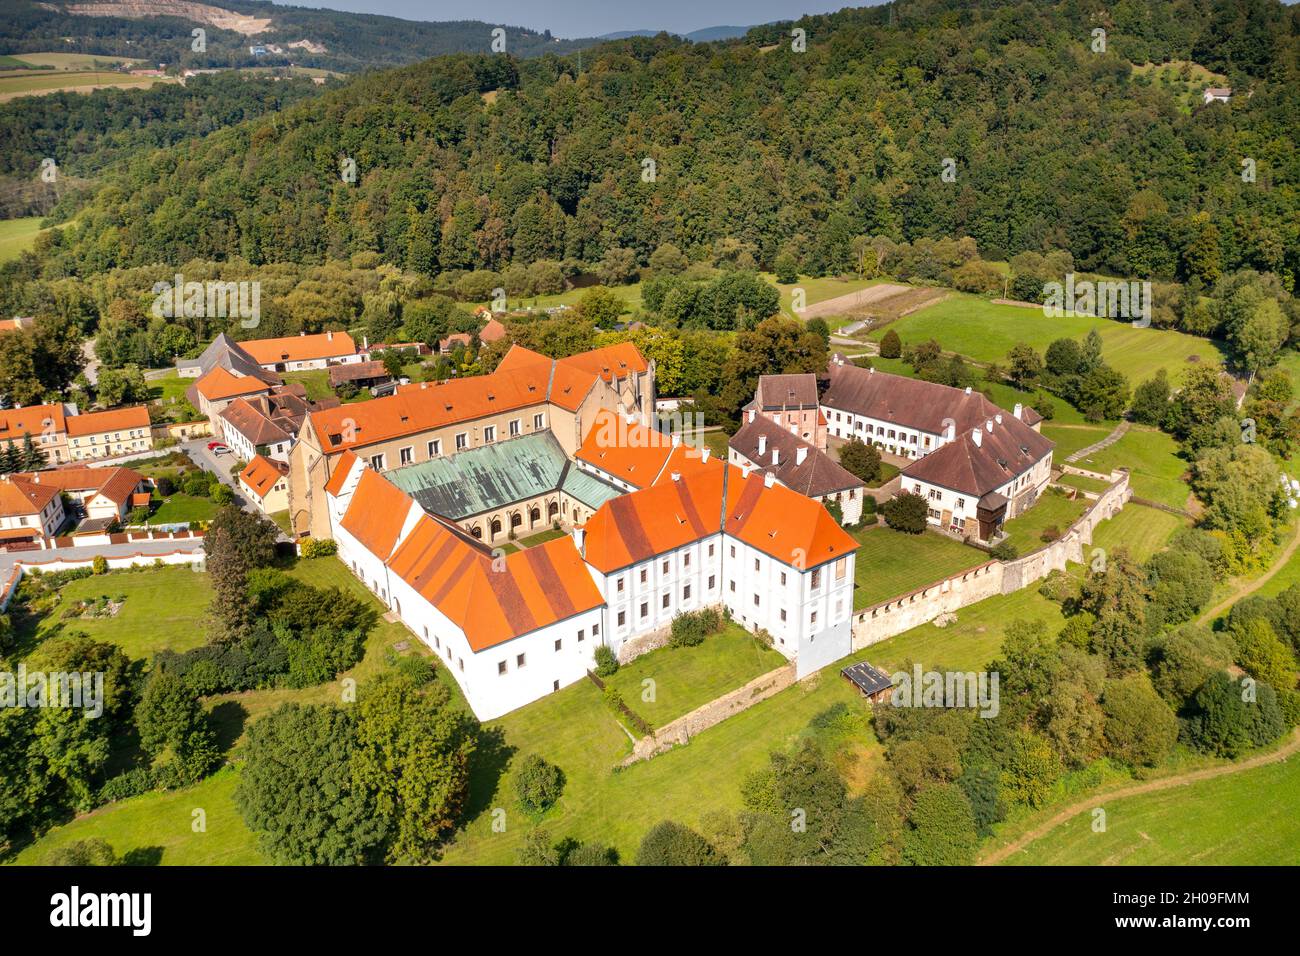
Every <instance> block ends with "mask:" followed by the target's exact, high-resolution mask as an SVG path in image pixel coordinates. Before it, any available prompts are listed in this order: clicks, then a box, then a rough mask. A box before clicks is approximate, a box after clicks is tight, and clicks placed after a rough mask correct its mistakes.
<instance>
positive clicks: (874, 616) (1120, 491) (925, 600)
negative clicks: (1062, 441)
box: [853, 471, 1133, 651]
mask: <svg viewBox="0 0 1300 956" xmlns="http://www.w3.org/2000/svg"><path fill="white" fill-rule="evenodd" d="M1080 473H1082V474H1088V475H1089V476H1096V477H1100V478H1103V479H1105V480H1107V481H1110V482H1111V485H1110V487H1109V488H1107V489H1106V490H1105V491H1103V492H1101V493H1100V494H1098V495H1097V497H1096V500H1095V501H1093V502H1092V504H1091V505H1090V506H1089V508H1088V510H1087V511H1085V512H1084V513H1083V514H1082V515H1080V516H1079V518H1078V519H1077V520H1076V521H1075V522H1074V524H1072V525H1070V528H1069V530H1068V531H1066V532H1065V534H1063V535H1061V537H1060V538H1058V539H1057V540H1056V541H1053V542H1052V543H1050V544H1046V545H1044V546H1043V547H1041V548H1039V549H1038V550H1037V551H1032V552H1030V553H1029V554H1027V555H1025V556H1024V557H1020V558H1016V559H1015V560H1014V561H988V562H986V563H984V564H981V565H979V566H978V567H975V568H971V569H970V570H968V571H962V572H960V573H959V574H954V575H951V576H950V577H947V578H944V579H943V580H941V581H936V582H934V583H933V584H927V585H926V586H925V587H922V588H917V589H916V590H915V591H911V592H910V593H908V594H903V595H900V596H898V597H893V598H890V599H889V600H888V601H882V602H881V603H879V604H876V605H873V606H872V607H868V608H863V609H862V610H861V611H854V612H853V650H854V651H860V650H862V648H864V647H870V646H871V645H872V644H876V643H879V642H880V641H883V640H885V639H886V638H890V637H894V636H895V635H897V634H902V633H903V632H904V631H909V630H911V629H912V628H914V627H918V626H920V625H922V624H927V623H929V622H930V621H933V620H934V619H935V618H937V617H939V616H940V615H943V614H950V613H952V612H954V611H957V610H960V609H961V608H964V607H967V606H968V605H971V604H975V603H977V602H979V601H983V600H984V599H985V598H990V597H996V596H997V595H999V594H1010V593H1012V592H1013V591H1018V590H1020V589H1021V588H1023V587H1027V586H1028V585H1030V584H1032V583H1034V582H1035V581H1037V580H1039V579H1041V578H1045V577H1047V575H1048V574H1049V573H1051V572H1052V571H1056V570H1062V571H1063V570H1065V565H1066V562H1067V561H1074V562H1076V563H1082V562H1083V560H1084V553H1083V549H1084V547H1085V546H1087V545H1090V544H1091V543H1092V535H1093V532H1094V531H1095V530H1096V528H1097V525H1098V524H1100V523H1101V522H1102V521H1105V520H1106V519H1107V518H1110V517H1113V516H1114V515H1116V514H1118V513H1119V511H1120V509H1122V508H1123V507H1124V505H1125V504H1127V503H1128V501H1129V499H1130V498H1132V497H1133V492H1132V491H1131V490H1130V488H1129V482H1128V478H1129V476H1128V472H1126V471H1117V472H1114V473H1113V474H1111V475H1096V473H1095V472H1080Z"/></svg>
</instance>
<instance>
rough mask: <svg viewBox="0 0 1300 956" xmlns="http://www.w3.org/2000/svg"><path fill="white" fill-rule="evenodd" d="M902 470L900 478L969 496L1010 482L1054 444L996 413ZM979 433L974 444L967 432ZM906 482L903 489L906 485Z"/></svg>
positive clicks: (975, 495) (974, 495) (1008, 417)
mask: <svg viewBox="0 0 1300 956" xmlns="http://www.w3.org/2000/svg"><path fill="white" fill-rule="evenodd" d="M999 416H1000V417H1001V419H1002V421H1001V422H1000V423H999V422H998V421H997V418H996V417H995V418H989V419H987V420H986V421H985V422H984V423H982V425H976V427H975V428H974V429H967V430H966V431H963V432H959V433H958V434H957V439H956V440H955V441H950V442H948V443H946V444H944V445H943V446H941V447H940V448H938V449H936V450H935V451H932V452H930V454H928V455H926V456H925V457H924V458H920V459H918V460H917V461H914V462H912V463H911V464H910V465H908V466H907V467H906V468H904V469H903V477H904V479H918V480H920V481H925V482H928V483H930V484H933V485H938V486H940V487H941V488H947V489H949V490H951V491H959V492H962V493H963V494H967V495H970V496H971V497H973V498H976V499H978V498H981V497H983V496H984V495H985V494H987V493H988V492H990V491H996V490H997V489H998V488H1000V487H1002V486H1003V485H1005V484H1006V483H1007V482H1009V481H1011V480H1013V479H1014V478H1016V477H1017V476H1019V475H1021V474H1023V473H1024V472H1026V471H1028V470H1029V469H1030V468H1033V467H1034V465H1036V464H1037V463H1038V462H1039V461H1041V460H1042V459H1043V458H1044V457H1045V456H1047V455H1049V454H1050V453H1051V451H1052V449H1053V448H1055V447H1056V446H1055V443H1054V442H1053V441H1052V440H1051V439H1049V438H1045V437H1043V436H1042V435H1041V434H1039V433H1038V432H1036V431H1034V430H1033V429H1032V428H1030V427H1029V426H1028V425H1026V424H1025V423H1024V422H1022V421H1020V420H1019V419H1017V418H1016V417H1015V416H1014V415H1008V414H1004V413H999ZM976 430H978V431H979V433H980V440H979V444H976V443H975V438H974V437H973V432H974V431H976ZM906 486H907V484H906V480H905V481H904V488H906Z"/></svg>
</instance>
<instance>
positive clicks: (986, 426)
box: [984, 418, 993, 433]
mask: <svg viewBox="0 0 1300 956" xmlns="http://www.w3.org/2000/svg"><path fill="white" fill-rule="evenodd" d="M984 430H985V431H986V432H990V433H991V432H992V431H993V419H991V418H990V419H987V420H986V421H985V422H984Z"/></svg>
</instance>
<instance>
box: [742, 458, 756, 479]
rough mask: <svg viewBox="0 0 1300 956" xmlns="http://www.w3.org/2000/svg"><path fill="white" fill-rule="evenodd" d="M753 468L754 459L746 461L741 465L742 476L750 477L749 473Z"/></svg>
mask: <svg viewBox="0 0 1300 956" xmlns="http://www.w3.org/2000/svg"><path fill="white" fill-rule="evenodd" d="M753 470H754V463H753V462H752V461H747V462H745V463H744V464H743V465H741V466H740V477H742V478H748V477H749V473H750V472H751V471H753Z"/></svg>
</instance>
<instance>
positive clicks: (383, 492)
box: [342, 468, 414, 561]
mask: <svg viewBox="0 0 1300 956" xmlns="http://www.w3.org/2000/svg"><path fill="white" fill-rule="evenodd" d="M413 505H414V502H412V501H411V499H410V498H408V497H407V496H406V495H405V494H404V493H403V492H402V491H401V490H399V489H398V488H397V486H395V485H394V484H393V483H392V482H390V481H388V480H387V479H385V478H384V477H383V476H382V475H380V474H379V473H378V472H376V471H372V470H371V469H369V468H367V469H366V470H365V471H364V472H363V473H362V475H361V480H360V481H359V482H357V490H356V491H355V492H353V494H352V500H351V501H349V502H348V510H347V511H346V512H344V514H343V520H342V525H343V528H344V529H345V530H346V531H347V532H348V533H349V534H350V535H352V537H354V538H356V539H357V541H358V542H360V544H361V546H362V547H364V548H365V549H366V550H367V551H369V552H370V553H371V554H373V555H375V556H376V557H378V558H379V559H380V560H381V561H383V560H387V559H388V556H389V555H390V554H392V553H393V548H394V547H395V546H396V544H397V539H398V537H399V536H400V535H401V533H402V526H403V525H405V524H406V518H407V515H409V514H410V511H411V508H412V506H413Z"/></svg>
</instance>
